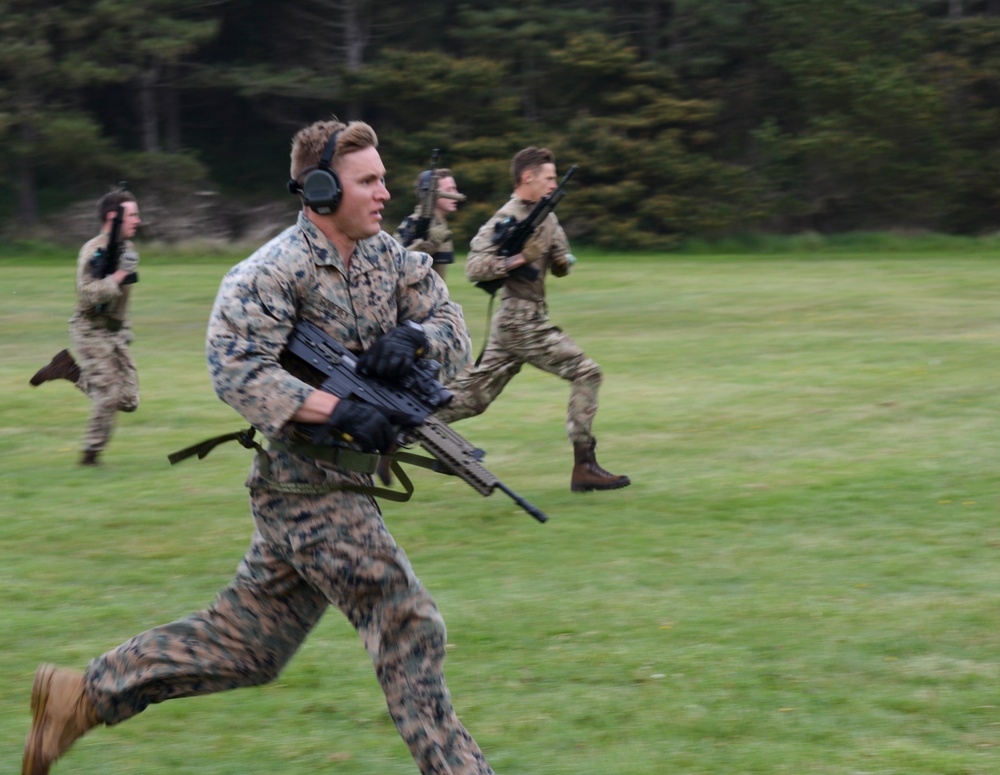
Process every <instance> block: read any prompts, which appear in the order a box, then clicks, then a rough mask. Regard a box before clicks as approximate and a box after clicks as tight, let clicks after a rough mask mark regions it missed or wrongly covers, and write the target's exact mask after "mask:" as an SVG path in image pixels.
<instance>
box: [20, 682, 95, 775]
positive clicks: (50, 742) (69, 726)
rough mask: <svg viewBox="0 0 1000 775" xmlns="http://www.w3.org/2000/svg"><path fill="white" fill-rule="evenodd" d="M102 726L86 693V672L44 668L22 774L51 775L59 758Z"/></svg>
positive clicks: (33, 699)
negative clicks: (77, 741) (84, 681)
mask: <svg viewBox="0 0 1000 775" xmlns="http://www.w3.org/2000/svg"><path fill="white" fill-rule="evenodd" d="M100 723H101V721H100V719H99V718H97V711H96V710H95V709H94V706H93V704H91V702H90V700H89V699H87V695H86V693H85V692H84V690H83V673H81V672H79V671H78V670H66V669H65V668H61V667H56V666H55V665H40V666H39V667H38V670H36V671H35V683H34V685H33V686H32V687H31V731H30V732H28V739H27V740H25V741H24V757H23V758H22V759H21V775H47V773H48V771H49V768H50V767H51V766H52V763H53V762H54V761H55V760H56V759H58V758H59V757H60V756H62V755H63V754H64V753H66V751H68V750H69V747H70V746H71V745H73V743H74V742H75V741H76V740H77V739H78V738H80V737H82V736H83V734H84V733H85V732H86V731H87V730H88V729H91V728H92V727H95V726H97V725H98V724H100Z"/></svg>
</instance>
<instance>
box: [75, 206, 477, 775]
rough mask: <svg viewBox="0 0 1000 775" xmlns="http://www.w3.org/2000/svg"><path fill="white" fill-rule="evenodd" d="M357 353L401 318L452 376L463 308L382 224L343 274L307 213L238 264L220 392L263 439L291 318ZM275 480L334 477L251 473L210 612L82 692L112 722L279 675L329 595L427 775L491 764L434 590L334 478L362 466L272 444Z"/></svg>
mask: <svg viewBox="0 0 1000 775" xmlns="http://www.w3.org/2000/svg"><path fill="white" fill-rule="evenodd" d="M300 317H301V318H306V319H308V320H310V321H311V322H313V323H315V324H317V325H320V326H322V327H323V328H324V329H325V330H326V331H327V332H329V333H330V334H331V335H332V336H334V337H335V338H337V339H339V341H341V342H343V343H344V345H345V346H347V347H348V348H350V349H352V350H355V351H357V352H360V351H362V350H363V349H365V348H367V347H369V346H370V345H371V343H372V342H373V341H374V340H375V339H376V338H377V337H378V336H379V335H381V334H382V333H384V332H385V331H387V330H389V329H391V328H393V327H395V326H396V325H397V324H398V323H399V322H401V321H403V320H407V319H409V320H414V321H416V322H419V323H421V324H422V325H423V326H424V330H425V332H426V334H427V340H428V349H429V350H430V355H431V356H432V357H434V358H435V359H437V360H439V361H440V362H441V363H442V364H444V368H445V372H446V373H451V374H453V373H454V372H455V371H456V370H457V369H459V368H461V367H462V366H463V365H464V363H465V362H466V360H467V359H468V353H469V348H470V342H469V335H468V331H467V329H466V327H465V323H464V320H463V318H462V315H461V310H460V308H459V307H458V306H457V305H455V304H453V303H452V302H451V301H450V300H449V299H448V295H447V291H446V289H445V287H444V284H443V282H441V280H440V278H438V277H437V275H436V274H434V273H433V272H431V271H430V257H429V256H426V255H424V254H421V253H407V252H406V251H405V250H404V249H403V248H402V247H401V246H400V245H399V244H398V243H396V242H395V241H394V240H392V239H391V238H389V236H388V235H386V234H380V235H377V236H376V237H372V238H370V239H368V240H365V241H363V242H360V243H358V245H357V248H356V250H355V253H354V254H353V256H352V257H351V262H350V270H349V271H348V270H347V268H346V267H345V265H344V262H343V261H342V260H341V258H340V256H339V255H338V254H337V252H336V250H335V248H334V247H333V246H332V245H331V244H330V243H329V241H328V240H326V238H325V237H323V236H322V235H321V234H320V233H319V232H318V231H316V229H315V228H314V227H313V226H312V224H311V223H310V222H309V221H308V219H306V218H305V217H303V216H301V215H300V217H299V222H298V224H297V225H296V226H294V227H292V228H290V229H288V230H287V231H285V232H284V233H283V234H282V235H280V236H279V237H277V238H276V239H275V240H273V241H272V242H270V243H268V244H267V245H265V246H264V247H263V248H261V249H260V250H259V251H258V252H257V253H255V254H254V255H253V256H251V257H250V258H249V259H247V260H246V261H244V262H243V263H241V264H239V265H238V266H236V267H234V268H233V269H232V270H231V271H230V273H229V274H228V275H227V276H226V277H225V279H224V280H223V282H222V286H221V288H220V291H219V294H218V297H217V299H216V303H215V307H214V309H213V312H212V316H211V320H210V323H209V331H208V337H207V351H208V362H209V371H210V373H211V376H212V379H213V382H214V384H215V388H216V391H217V392H218V394H219V396H220V397H221V398H222V399H223V400H225V401H226V402H227V403H229V404H230V405H232V406H233V407H234V408H236V409H237V410H238V411H239V412H240V413H241V414H242V415H243V416H244V417H245V418H246V419H247V420H249V421H250V422H251V423H253V424H254V425H255V426H256V427H257V428H258V429H259V430H261V431H262V432H263V433H264V435H265V436H268V437H269V438H271V439H275V440H277V439H286V437H285V431H284V426H285V424H286V423H287V421H288V419H289V418H290V417H291V416H292V414H294V412H295V411H296V410H297V409H298V407H299V406H300V405H301V403H302V401H304V400H305V398H306V396H307V395H308V394H309V393H310V392H311V391H312V388H311V387H310V386H309V385H307V384H306V383H304V382H301V381H300V380H299V379H298V378H296V377H294V376H292V375H291V374H289V373H288V372H287V371H285V370H284V369H283V368H282V367H281V365H280V359H281V351H282V350H283V348H284V343H285V342H286V341H287V339H288V336H289V333H290V332H291V329H292V326H293V325H294V323H295V321H296V320H297V319H298V318H300ZM267 454H268V460H269V469H270V481H271V482H274V481H277V482H280V483H283V484H301V483H309V484H313V485H316V484H325V485H327V486H329V487H330V491H328V492H313V493H308V494H306V493H303V494H299V493H291V492H286V491H284V488H282V487H280V486H278V487H274V486H272V485H271V484H270V483H269V482H268V481H267V480H264V479H263V478H262V477H261V476H260V472H259V470H258V467H257V463H256V461H255V463H254V465H253V467H252V468H251V473H250V478H249V479H248V486H249V487H250V503H251V510H252V513H253V518H254V526H255V530H254V534H253V538H252V540H251V543H250V547H249V549H248V550H247V553H246V555H245V556H244V558H243V560H242V562H241V563H240V565H239V568H238V570H237V573H236V576H235V578H234V579H233V581H232V582H231V583H230V584H229V585H228V586H227V587H226V588H225V589H223V590H222V591H221V592H220V593H219V595H218V596H217V598H216V600H215V602H214V603H213V604H212V605H211V606H210V607H209V608H207V609H205V610H203V611H200V612H198V613H195V614H192V615H190V616H188V617H186V618H184V619H181V620H179V621H177V622H174V623H172V624H168V625H165V626H162V627H157V628H154V629H152V630H150V631H148V632H145V633H143V634H141V635H138V636H136V637H135V638H133V639H132V640H130V641H128V642H127V643H125V644H123V645H121V646H120V647H118V648H117V649H114V650H112V651H110V652H108V653H107V654H105V655H103V656H101V657H99V658H97V659H95V660H93V661H92V662H91V663H90V665H89V666H88V668H87V684H86V685H87V694H88V697H89V698H90V699H91V701H92V702H93V703H94V705H95V707H96V708H97V712H98V715H99V716H100V717H101V719H102V720H103V721H104V722H105V723H108V724H115V723H118V722H120V721H123V720H124V719H127V718H129V717H131V716H133V715H135V714H137V713H139V712H141V711H142V710H143V709H144V708H145V707H147V706H148V705H149V704H151V703H158V702H163V701H164V700H168V699H172V698H175V697H189V696H194V695H199V694H207V693H212V692H219V691H224V690H227V689H234V688H237V687H242V686H251V685H257V684H262V683H266V682H268V681H271V680H273V679H274V678H275V677H276V676H277V675H278V674H279V673H280V672H281V670H282V668H284V666H285V665H286V664H287V663H288V661H289V660H290V659H291V657H292V655H293V654H294V653H295V651H296V650H297V649H298V647H299V646H300V645H301V643H302V642H303V640H304V639H305V637H306V635H307V634H308V633H309V631H310V630H311V629H312V628H313V626H314V625H315V624H316V622H318V621H319V619H320V617H321V616H322V615H323V613H324V612H325V611H326V609H327V607H328V606H330V605H334V606H336V607H337V608H339V609H340V610H341V611H342V612H343V613H344V615H345V616H346V617H347V618H348V620H349V621H350V622H351V624H353V625H354V627H355V628H356V629H357V630H358V633H359V634H360V636H361V640H362V643H363V644H364V646H365V648H366V649H367V651H368V653H369V655H370V657H371V659H372V663H373V664H374V667H375V672H376V675H377V677H378V681H379V684H380V685H381V686H382V689H383V691H384V693H385V697H386V702H387V704H388V708H389V713H390V715H391V716H392V719H393V721H394V722H395V724H396V727H397V729H398V730H399V733H400V735H401V736H402V738H403V739H404V740H405V741H406V744H407V746H408V747H409V749H410V752H411V753H412V755H413V758H414V760H415V761H416V763H417V765H418V766H419V768H420V771H421V772H422V773H434V774H435V775H438V774H442V775H443V774H444V773H453V774H454V775H459V774H463V775H464V774H465V773H491V772H492V770H491V769H490V766H489V764H488V763H487V762H486V759H485V758H484V756H483V754H482V752H481V751H480V749H479V747H478V746H477V745H476V743H475V741H474V740H473V739H472V737H471V736H470V735H469V733H468V732H467V731H466V730H465V728H464V727H463V725H462V724H461V722H460V721H459V720H458V718H457V716H456V714H455V710H454V708H453V707H452V703H451V697H450V694H449V692H448V689H447V686H446V684H445V680H444V673H443V668H442V665H443V661H444V656H445V644H446V639H447V634H446V630H445V625H444V621H443V619H442V617H441V614H440V613H439V612H438V609H437V606H436V604H435V602H434V600H433V598H432V597H431V596H430V594H429V593H428V592H427V591H426V590H425V589H424V587H423V586H422V585H421V583H420V581H419V579H418V578H417V577H416V575H415V574H414V572H413V569H412V568H411V566H410V563H409V560H408V559H407V557H406V555H405V553H404V552H403V550H402V549H400V548H399V547H398V546H397V545H396V543H395V542H394V540H393V538H392V536H391V535H390V534H389V532H388V530H387V528H386V526H385V524H384V522H383V520H382V516H381V513H380V511H379V508H378V505H377V504H376V503H375V501H374V500H373V499H372V498H371V497H370V496H368V495H366V494H362V493H357V492H348V491H342V490H335V489H333V488H334V487H336V485H337V483H343V482H345V481H350V482H357V483H368V484H370V483H371V480H370V478H369V477H368V476H367V475H363V474H359V473H355V472H351V471H347V470H344V469H338V468H336V467H335V466H325V467H320V466H318V465H316V464H315V462H314V461H312V460H311V459H308V458H305V457H300V456H297V455H294V454H291V453H288V452H275V451H269V452H268V453H267Z"/></svg>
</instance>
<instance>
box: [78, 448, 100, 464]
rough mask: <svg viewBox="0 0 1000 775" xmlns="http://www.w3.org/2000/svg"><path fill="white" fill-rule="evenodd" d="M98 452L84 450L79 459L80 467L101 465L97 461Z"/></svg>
mask: <svg viewBox="0 0 1000 775" xmlns="http://www.w3.org/2000/svg"><path fill="white" fill-rule="evenodd" d="M97 455H98V452H97V450H93V449H86V450H84V451H83V457H81V458H80V465H82V466H99V465H100V464H101V463H100V461H99V460H98V459H97Z"/></svg>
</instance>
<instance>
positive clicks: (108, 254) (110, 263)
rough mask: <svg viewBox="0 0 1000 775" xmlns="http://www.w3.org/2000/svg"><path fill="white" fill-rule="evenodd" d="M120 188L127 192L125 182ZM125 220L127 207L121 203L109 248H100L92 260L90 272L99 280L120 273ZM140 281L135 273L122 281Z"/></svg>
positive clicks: (113, 224) (113, 223)
mask: <svg viewBox="0 0 1000 775" xmlns="http://www.w3.org/2000/svg"><path fill="white" fill-rule="evenodd" d="M118 185H119V187H120V188H121V190H122V191H124V190H125V188H126V184H125V181H124V180H123V181H121V182H120V183H119V184H118ZM124 220H125V205H124V203H121V204H119V205H118V208H117V209H116V210H115V217H114V219H113V220H112V221H111V233H110V234H109V235H108V246H107V247H106V248H98V249H97V252H96V253H94V255H93V257H92V258H91V259H90V271H91V272H92V273H93V275H94V277H96V278H97V279H98V280H103V279H104V278H105V277H107V276H109V275H112V274H114V273H115V272H117V271H118V261H119V259H120V258H121V254H122V238H121V234H122V222H123V221H124ZM138 281H139V275H138V274H137V273H135V272H132V273H131V274H129V275H128V276H127V277H126V278H125V279H124V280H122V283H121V284H122V285H131V284H132V283H135V282H138Z"/></svg>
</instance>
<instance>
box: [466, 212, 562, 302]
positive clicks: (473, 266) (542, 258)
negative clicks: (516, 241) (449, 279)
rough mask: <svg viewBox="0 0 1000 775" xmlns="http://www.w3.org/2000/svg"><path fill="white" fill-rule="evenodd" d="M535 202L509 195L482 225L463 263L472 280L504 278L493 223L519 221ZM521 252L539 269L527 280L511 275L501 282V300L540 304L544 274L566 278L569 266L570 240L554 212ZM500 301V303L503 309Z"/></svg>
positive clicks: (502, 261) (543, 289)
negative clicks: (548, 272)
mask: <svg viewBox="0 0 1000 775" xmlns="http://www.w3.org/2000/svg"><path fill="white" fill-rule="evenodd" d="M534 205H535V203H534V202H525V201H524V200H523V199H519V198H518V197H516V196H512V197H511V198H510V199H509V200H508V201H507V204H505V205H504V206H503V207H501V208H500V209H499V210H497V212H496V214H495V215H494V216H493V217H492V218H490V220H488V221H487V222H486V223H484V224H483V226H482V228H480V229H479V232H478V233H477V234H476V236H475V237H473V238H472V244H471V245H470V246H469V255H468V258H467V259H466V262H465V276H466V277H467V278H468V279H469V280H470V281H471V282H479V281H481V280H493V279H496V278H498V277H504V276H505V275H506V274H507V272H506V269H505V268H504V262H505V260H506V259H504V258H502V257H500V256H498V255H497V245H495V244H494V243H493V236H494V234H495V233H496V225H497V224H498V223H500V221H502V220H503V219H505V218H509V217H513V218H516V219H517V220H519V221H521V220H523V219H524V218H526V217H527V216H528V215H529V214H530V213H531V209H532V207H534ZM524 255H525V257H526V258H527V259H529V261H530V263H531V266H533V267H534V268H535V269H537V270H538V277H536V278H535V279H534V280H528V279H526V278H525V277H522V276H519V275H518V274H516V273H515V274H513V275H511V276H510V277H508V278H507V280H506V281H505V282H504V285H503V288H502V289H501V291H500V300H501V302H506V301H507V300H508V299H521V300H524V301H528V302H536V303H542V302H544V301H545V274H546V272H547V271H550V270H551V272H552V274H553V275H555V276H556V277H565V276H566V275H567V274H569V270H570V268H571V266H572V263H571V259H570V258H569V242H568V240H567V239H566V233H565V232H564V231H563V229H562V226H560V225H559V219H558V218H556V214H555V213H550V214H549V217H548V218H546V219H545V221H543V222H542V225H541V226H540V227H539V228H538V229H537V230H536V231H535V233H534V235H533V236H532V238H531V239H530V240H529V241H528V244H527V245H525V247H524ZM502 306H503V304H501V308H502Z"/></svg>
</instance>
